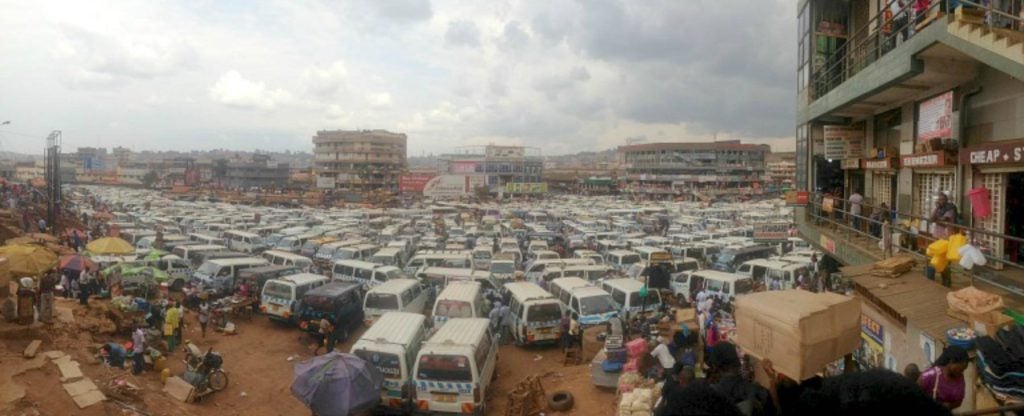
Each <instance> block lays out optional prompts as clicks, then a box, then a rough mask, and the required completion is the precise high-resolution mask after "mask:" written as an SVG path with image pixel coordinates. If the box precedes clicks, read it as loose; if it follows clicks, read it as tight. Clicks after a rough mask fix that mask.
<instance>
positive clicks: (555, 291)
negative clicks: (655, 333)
mask: <svg viewBox="0 0 1024 416" xmlns="http://www.w3.org/2000/svg"><path fill="white" fill-rule="evenodd" d="M548 287H550V288H551V294H552V295H554V296H555V297H557V298H558V301H559V302H561V303H562V307H564V308H565V309H568V310H570V311H573V312H575V313H576V314H577V315H578V316H579V317H580V324H581V325H584V326H589V325H597V324H602V323H605V322H608V320H609V319H612V317H614V316H618V314H619V308H618V306H617V305H616V304H615V301H613V300H612V295H610V294H608V292H605V291H604V289H601V288H599V287H597V286H594V285H593V284H592V283H590V282H588V281H586V280H583V279H581V278H579V277H561V278H558V279H553V280H551V284H550V285H549V286H548Z"/></svg>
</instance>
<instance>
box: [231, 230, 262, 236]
mask: <svg viewBox="0 0 1024 416" xmlns="http://www.w3.org/2000/svg"><path fill="white" fill-rule="evenodd" d="M224 234H234V235H238V236H242V237H257V238H258V237H259V236H260V235H259V234H256V233H250V232H248V231H242V230H227V231H224Z"/></svg>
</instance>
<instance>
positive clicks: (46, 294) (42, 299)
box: [39, 271, 57, 323]
mask: <svg viewBox="0 0 1024 416" xmlns="http://www.w3.org/2000/svg"><path fill="white" fill-rule="evenodd" d="M56 289H57V277H56V276H55V275H54V272H53V271H49V272H47V273H46V274H45V275H43V277H42V278H41V279H39V321H41V322H44V323H50V322H52V321H53V291H54V290H56Z"/></svg>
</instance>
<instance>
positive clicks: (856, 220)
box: [850, 191, 864, 230]
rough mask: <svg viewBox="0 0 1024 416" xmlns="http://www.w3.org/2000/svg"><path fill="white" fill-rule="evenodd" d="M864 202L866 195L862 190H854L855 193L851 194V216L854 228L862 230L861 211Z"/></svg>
mask: <svg viewBox="0 0 1024 416" xmlns="http://www.w3.org/2000/svg"><path fill="white" fill-rule="evenodd" d="M863 204H864V196H863V195H861V194H860V192H857V191H853V195H850V217H851V218H852V223H853V228H854V229H856V230H860V213H861V205H863Z"/></svg>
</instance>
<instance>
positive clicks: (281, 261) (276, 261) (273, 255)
mask: <svg viewBox="0 0 1024 416" xmlns="http://www.w3.org/2000/svg"><path fill="white" fill-rule="evenodd" d="M260 257H263V258H264V259H267V261H269V262H270V264H273V265H275V266H295V267H298V268H300V269H305V268H307V267H310V266H312V265H313V260H310V258H309V257H306V256H300V255H298V254H295V253H289V252H287V251H281V250H267V251H264V252H263V253H262V254H260Z"/></svg>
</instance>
